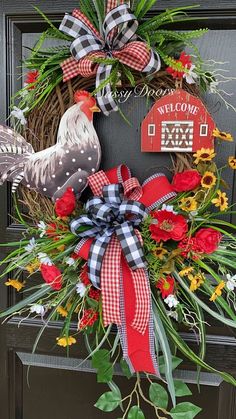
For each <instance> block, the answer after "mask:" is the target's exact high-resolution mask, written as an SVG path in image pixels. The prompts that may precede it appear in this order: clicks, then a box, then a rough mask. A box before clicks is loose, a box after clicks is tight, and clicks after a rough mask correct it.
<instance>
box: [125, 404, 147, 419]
mask: <svg viewBox="0 0 236 419" xmlns="http://www.w3.org/2000/svg"><path fill="white" fill-rule="evenodd" d="M127 419H145V416H144V414H143V412H142V410H141V409H140V407H139V406H133V407H131V409H130V410H129V413H128V416H127Z"/></svg>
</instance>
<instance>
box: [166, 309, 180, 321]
mask: <svg viewBox="0 0 236 419" xmlns="http://www.w3.org/2000/svg"><path fill="white" fill-rule="evenodd" d="M167 316H168V317H172V319H174V320H176V321H178V313H177V311H174V310H171V311H168V313H167Z"/></svg>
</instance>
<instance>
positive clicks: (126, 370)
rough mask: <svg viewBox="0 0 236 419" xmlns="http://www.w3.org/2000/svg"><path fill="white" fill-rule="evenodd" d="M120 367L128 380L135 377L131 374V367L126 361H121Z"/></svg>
mask: <svg viewBox="0 0 236 419" xmlns="http://www.w3.org/2000/svg"><path fill="white" fill-rule="evenodd" d="M120 366H121V369H122V372H123V374H124V376H125V377H126V378H128V380H129V379H130V378H131V377H132V376H133V374H132V373H131V371H130V369H129V365H128V364H127V362H126V361H125V360H124V359H121V360H120Z"/></svg>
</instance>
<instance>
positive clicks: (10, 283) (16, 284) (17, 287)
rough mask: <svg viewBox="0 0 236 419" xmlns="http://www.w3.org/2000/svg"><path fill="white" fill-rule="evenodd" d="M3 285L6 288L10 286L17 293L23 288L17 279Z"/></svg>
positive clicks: (22, 284)
mask: <svg viewBox="0 0 236 419" xmlns="http://www.w3.org/2000/svg"><path fill="white" fill-rule="evenodd" d="M5 285H6V286H7V287H9V286H11V287H13V288H15V289H16V290H17V291H18V292H19V291H20V290H21V289H22V288H24V286H25V283H24V282H20V281H18V279H9V280H8V281H7V282H5Z"/></svg>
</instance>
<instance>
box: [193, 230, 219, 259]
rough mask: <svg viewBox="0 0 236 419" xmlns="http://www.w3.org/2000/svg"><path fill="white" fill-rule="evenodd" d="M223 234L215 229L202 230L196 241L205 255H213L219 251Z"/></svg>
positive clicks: (199, 231) (198, 233)
mask: <svg viewBox="0 0 236 419" xmlns="http://www.w3.org/2000/svg"><path fill="white" fill-rule="evenodd" d="M221 238H222V234H221V233H219V231H217V230H214V229H213V228H210V227H209V228H201V229H200V230H198V232H197V233H196V234H195V240H196V242H197V245H198V247H199V248H200V249H201V251H202V252H203V253H207V254H209V253H213V252H215V251H216V250H217V249H218V246H219V243H220V241H221Z"/></svg>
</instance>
